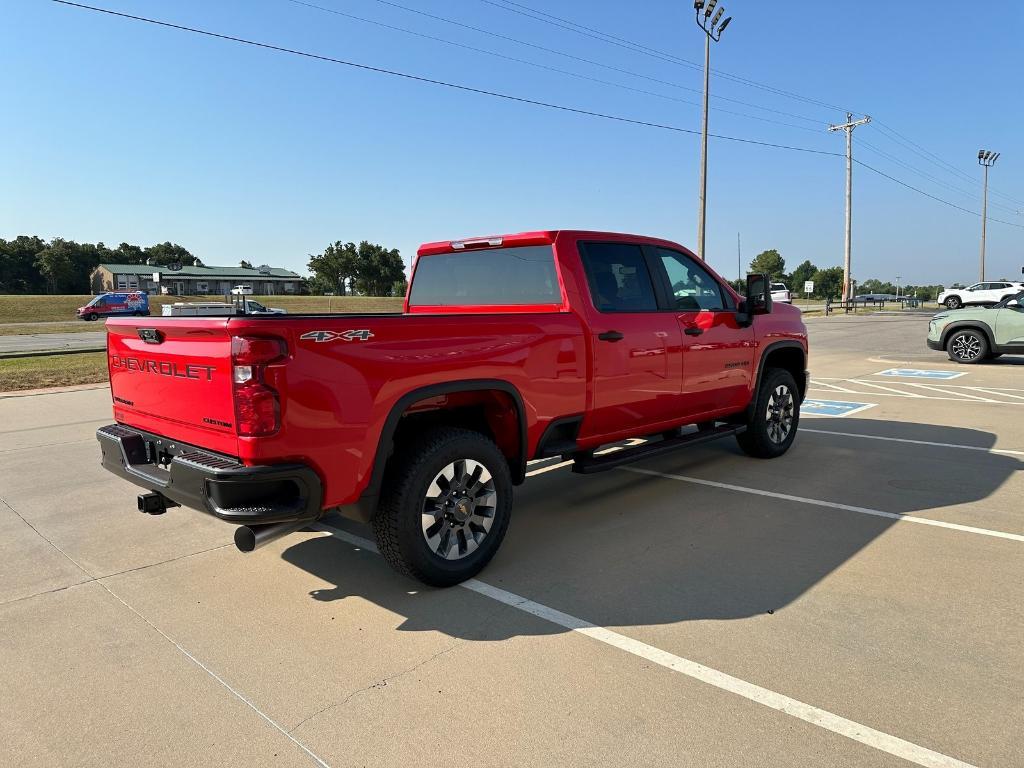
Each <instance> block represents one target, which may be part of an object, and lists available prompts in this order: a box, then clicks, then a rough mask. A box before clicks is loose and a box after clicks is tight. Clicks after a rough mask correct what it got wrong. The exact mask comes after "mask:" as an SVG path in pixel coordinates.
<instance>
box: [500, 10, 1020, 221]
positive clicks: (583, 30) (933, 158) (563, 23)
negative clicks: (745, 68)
mask: <svg viewBox="0 0 1024 768" xmlns="http://www.w3.org/2000/svg"><path fill="white" fill-rule="evenodd" d="M480 2H482V3H485V4H487V5H490V6H493V7H495V8H500V9H502V10H504V11H508V12H510V13H516V14H519V15H520V16H526V17H527V18H531V19H534V20H535V21H540V22H543V23H545V24H551V25H553V26H556V27H559V28H561V29H565V30H568V31H570V32H575V33H576V34H579V35H583V36H585V37H589V38H592V39H595V40H602V41H603V42H606V43H609V44H611V45H617V46H618V47H620V48H627V49H629V50H633V51H635V52H638V53H644V54H647V55H651V56H654V57H655V58H659V59H662V60H663V61H670V62H672V63H676V64H680V65H682V66H687V67H690V68H695V69H698V70H699V69H702V67H701V65H700V64H699V63H698V62H694V61H690V60H689V59H683V58H681V57H678V56H675V55H674V54H670V53H666V52H665V51H660V50H658V49H656V48H652V47H650V46H647V45H644V44H641V43H637V42H634V41H632V40H628V39H626V38H622V37H617V36H616V35H612V34H610V33H608V32H604V31H602V30H599V29H595V28H594V27H588V26H586V25H584V24H580V23H578V22H575V21H572V20H571V19H566V18H564V17H561V16H556V15H554V14H551V13H547V12H546V11H542V10H540V9H538V8H532V7H530V6H528V5H524V4H523V3H519V2H516V1H515V0H497V1H496V0H480ZM510 6H514V7H510ZM598 36H600V37H598ZM713 74H714V75H716V76H718V77H724V78H726V79H728V80H732V81H734V82H738V83H741V84H744V85H749V86H751V87H757V88H762V89H764V90H767V91H770V92H772V93H776V94H778V95H782V96H787V97H790V98H794V99H798V100H800V101H804V102H807V103H809V104H815V105H817V106H821V107H825V108H828V109H837V110H840V111H846V110H842V109H841V108H840V107H837V106H835V105H833V104H828V103H826V102H822V101H819V100H817V99H812V98H810V97H805V96H801V95H800V94H796V93H792V92H790V91H784V90H782V89H779V88H775V87H774V86H769V85H767V84H765V83H759V82H757V81H754V80H750V79H748V78H743V77H739V76H738V75H732V74H729V73H728V72H721V71H716V72H714V73H713ZM849 111H854V110H849ZM875 123H876V125H877V126H878V127H879V128H881V129H882V131H883V132H888V133H890V134H893V135H892V136H889V137H888V138H890V140H892V141H896V142H897V143H899V144H902V145H903V146H904V147H905V148H906V149H908V150H910V151H911V152H914V153H915V154H917V155H919V156H921V157H923V158H924V159H925V160H927V161H928V162H931V163H933V164H938V165H940V166H942V167H944V168H945V169H947V170H948V171H950V172H952V173H955V174H957V175H958V176H960V177H961V178H962V179H965V180H966V181H969V182H971V183H972V184H977V183H978V180H977V179H976V178H974V177H972V176H970V175H968V174H966V173H964V172H963V171H961V170H960V169H958V168H956V167H954V166H952V165H950V164H949V163H947V162H946V161H944V160H943V159H942V158H940V157H939V156H938V155H935V154H934V153H932V152H929V151H928V150H927V149H925V148H924V147H922V146H921V145H920V144H917V143H916V142H914V141H913V140H912V139H909V138H907V137H906V136H903V135H902V134H900V133H899V132H897V131H896V130H895V129H894V128H891V127H889V126H886V125H885V124H884V123H882V122H881V121H877V120H876V121H875ZM876 151H878V150H876ZM922 153H923V154H922ZM894 162H899V161H895V160H894ZM908 167H909V166H908ZM910 170H915V169H912V168H911V169H910ZM916 172H917V173H921V172H920V171H916ZM922 175H926V174H923V173H922ZM938 183H941V182H938ZM957 191H962V190H957ZM989 192H991V193H992V194H993V195H996V196H998V197H1002V198H1003V199H1005V200H1009V201H1010V202H1012V203H1014V204H1015V205H1018V206H1024V202H1022V201H1020V200H1017V199H1016V198H1014V197H1011V196H1010V195H1007V194H1005V193H1002V192H999V191H998V190H995V189H993V188H992V187H989ZM1000 207H1002V208H1004V209H1006V210H1010V211H1013V212H1014V213H1016V212H1017V211H1016V209H1012V208H1009V207H1007V206H1000Z"/></svg>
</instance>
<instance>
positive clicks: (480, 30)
mask: <svg viewBox="0 0 1024 768" xmlns="http://www.w3.org/2000/svg"><path fill="white" fill-rule="evenodd" d="M374 2H377V3H380V4H381V5H386V6H389V7H391V8H397V9H398V10H401V11H406V12H407V13H414V14H416V15H418V16H423V17H424V18H427V19H433V20H434V21H440V22H442V23H444V24H451V25H452V26H455V27H459V28H461V29H467V30H469V31H470V32H478V33H480V34H483V35H489V36H491V37H495V38H498V39H499V40H505V41H507V42H510V43H515V44H516V45H525V46H527V47H529V48H534V49H536V50H538V51H544V52H545V53H550V54H553V55H555V56H561V57H562V58H566V59H571V60H573V61H579V62H582V63H584V64H590V65H591V66H595V67H601V68H602V69H607V70H609V71H612V72H618V73H619V74H623V75H629V76H630V77H637V78H640V79H642V80H647V81H649V82H652V83H658V84H660V85H667V86H670V87H672V88H678V89H680V90H683V91H689V92H690V93H699V94H703V93H704V92H703V91H702V90H700V89H699V88H690V87H689V86H685V85H681V84H680V83H676V82H672V81H671V80H662V79H660V78H657V77H652V76H651V75H645V74H642V73H640V72H634V71H632V70H629V69H623V68H622V67H615V66H612V65H611V64H606V63H605V62H603V61H595V60H593V59H588V58H585V57H583V56H576V55H574V54H571V53H568V52H566V51H560V50H558V49H556V48H547V47H545V46H543V45H539V44H537V43H531V42H529V41H528V40H520V39H519V38H515V37H510V36H509V35H506V34H503V33H501V32H496V31H494V30H493V29H487V28H485V27H476V26H473V25H472V24H467V23H465V22H462V21H458V20H456V19H450V18H447V17H445V16H438V15H437V14H434V13H429V12H427V11H421V10H419V9H418V8H410V7H409V6H406V5H401V4H400V3H396V2H393V0H374ZM711 98H713V99H718V100H719V101H728V102H731V103H733V104H739V105H741V106H744V107H751V108H752V109H760V110H763V111H765V112H772V113H773V114H776V115H784V116H785V117H792V118H795V119H797V120H805V121H806V122H809V123H814V124H815V125H818V126H819V127H820V126H821V125H823V123H824V121H822V120H819V119H817V118H814V117H807V116H806V115H798V114H795V113H793V112H786V111H784V110H781V109H773V108H771V107H765V106H762V105H760V104H754V103H752V102H749V101H741V100H740V99H733V98H730V97H728V96H717V95H714V94H713V95H712V96H711Z"/></svg>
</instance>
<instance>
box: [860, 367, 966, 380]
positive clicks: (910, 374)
mask: <svg viewBox="0 0 1024 768" xmlns="http://www.w3.org/2000/svg"><path fill="white" fill-rule="evenodd" d="M966 375H967V371H934V370H928V369H925V368H889V369H887V370H885V371H879V372H878V373H876V374H875V376H897V377H899V378H901V379H959V378H960V377H961V376H966Z"/></svg>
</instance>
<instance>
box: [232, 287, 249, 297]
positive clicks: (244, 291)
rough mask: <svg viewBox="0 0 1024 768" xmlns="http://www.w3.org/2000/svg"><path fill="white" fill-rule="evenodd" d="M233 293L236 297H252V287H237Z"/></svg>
mask: <svg viewBox="0 0 1024 768" xmlns="http://www.w3.org/2000/svg"><path fill="white" fill-rule="evenodd" d="M231 293H232V294H233V295H235V296H252V286H251V285H236V286H235V287H234V288H232V289H231Z"/></svg>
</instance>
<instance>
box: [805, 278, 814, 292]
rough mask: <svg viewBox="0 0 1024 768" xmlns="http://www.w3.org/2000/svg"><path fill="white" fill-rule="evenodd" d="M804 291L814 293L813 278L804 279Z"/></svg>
mask: <svg viewBox="0 0 1024 768" xmlns="http://www.w3.org/2000/svg"><path fill="white" fill-rule="evenodd" d="M804 293H814V281H813V280H805V281H804Z"/></svg>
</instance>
